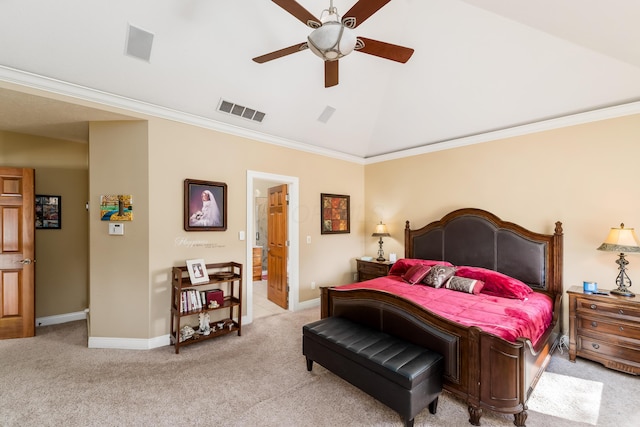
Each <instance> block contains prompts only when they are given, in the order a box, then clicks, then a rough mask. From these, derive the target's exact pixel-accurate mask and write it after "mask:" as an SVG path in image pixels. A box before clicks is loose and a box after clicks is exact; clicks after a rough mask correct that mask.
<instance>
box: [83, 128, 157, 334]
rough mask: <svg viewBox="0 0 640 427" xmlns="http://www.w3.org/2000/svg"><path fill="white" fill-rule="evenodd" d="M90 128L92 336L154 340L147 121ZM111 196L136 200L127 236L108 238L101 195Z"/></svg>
mask: <svg viewBox="0 0 640 427" xmlns="http://www.w3.org/2000/svg"><path fill="white" fill-rule="evenodd" d="M89 129H90V142H89V200H90V206H89V237H90V239H89V242H90V243H89V253H90V257H89V278H90V279H89V289H90V296H91V302H90V306H89V309H90V312H89V313H90V330H89V336H90V337H101V338H149V337H150V335H149V312H150V291H149V283H150V277H149V256H150V253H149V234H150V231H149V166H148V164H149V160H148V145H149V144H148V131H147V123H146V122H142V121H141V122H104V123H91V125H90V128H89ZM107 194H130V195H132V196H133V198H132V201H133V220H132V221H125V222H123V224H124V235H123V236H112V235H109V231H108V226H109V221H102V220H101V218H100V210H99V207H100V196H101V195H107ZM168 314H169V303H168V300H167V306H166V309H165V316H168Z"/></svg>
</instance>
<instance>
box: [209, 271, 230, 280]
mask: <svg viewBox="0 0 640 427" xmlns="http://www.w3.org/2000/svg"><path fill="white" fill-rule="evenodd" d="M212 276H213V277H215V278H216V279H231V278H232V277H233V271H218V272H217V273H213V274H212Z"/></svg>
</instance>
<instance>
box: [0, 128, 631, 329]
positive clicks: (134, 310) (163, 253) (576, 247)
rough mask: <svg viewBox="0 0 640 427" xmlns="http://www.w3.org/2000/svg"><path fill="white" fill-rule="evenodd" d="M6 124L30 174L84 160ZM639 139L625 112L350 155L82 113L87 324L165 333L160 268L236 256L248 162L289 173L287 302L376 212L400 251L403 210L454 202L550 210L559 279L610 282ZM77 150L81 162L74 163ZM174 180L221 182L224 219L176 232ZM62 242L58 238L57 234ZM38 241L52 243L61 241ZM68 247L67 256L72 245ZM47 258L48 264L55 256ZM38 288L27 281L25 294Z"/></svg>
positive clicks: (331, 280)
mask: <svg viewBox="0 0 640 427" xmlns="http://www.w3.org/2000/svg"><path fill="white" fill-rule="evenodd" d="M7 135H8V134H7V133H0V154H2V160H1V162H2V164H6V165H12V166H16V165H21V166H31V167H35V168H36V180H37V177H38V167H40V168H41V169H42V170H43V173H44V168H46V169H52V170H56V169H71V170H73V169H79V170H83V169H85V170H86V164H87V160H86V145H82V144H79V145H78V144H75V143H68V142H65V141H62V142H58V143H59V144H61V145H60V146H57V147H55V148H53V147H52V145H49V144H46V143H45V142H49V141H47V140H46V139H42V138H32V137H24V136H20V135H11V136H9V137H8V136H7ZM639 139H640V116H629V117H622V118H617V119H610V120H603V121H600V122H594V123H589V124H583V125H578V126H572V127H567V128H562V129H556V130H550V131H546V132H540V133H537V134H531V135H526V136H520V137H514V138H510V139H505V140H498V141H492V142H487V143H483V144H478V145H473V146H468V147H461V148H456V149H451V150H446V151H439V152H434V153H429V154H424V155H419V156H414V157H411V158H406V159H399V160H393V161H387V162H382V163H375V164H371V165H367V166H362V165H359V164H354V163H350V162H345V161H339V160H335V159H332V158H327V157H323V156H319V155H314V154H309V153H305V152H300V151H296V150H292V149H287V148H283V147H278V146H275V145H271V144H264V143H259V142H256V141H253V140H249V139H246V138H242V137H237V136H233V135H227V134H223V133H220V132H216V131H212V130H207V129H202V128H198V127H194V126H188V125H184V124H180V123H175V122H171V121H167V120H162V119H155V118H149V122H143V121H141V122H111V123H93V124H92V125H91V142H90V144H89V145H90V160H89V171H90V172H89V183H90V185H89V190H88V193H89V194H88V200H89V201H90V206H91V208H90V212H89V220H88V228H89V230H90V236H89V237H90V239H89V240H90V247H89V249H90V254H91V255H90V264H89V267H90V268H89V273H88V274H89V277H90V286H91V287H90V294H89V295H90V298H91V301H90V307H91V329H90V336H93V337H117V338H142V339H149V338H155V337H160V336H163V335H166V334H167V333H168V331H169V299H170V278H169V271H170V268H171V267H172V266H175V265H182V264H184V262H185V260H186V259H191V258H204V259H205V260H206V261H207V262H218V261H227V260H235V261H238V262H242V263H243V264H244V265H245V266H247V267H246V268H249V266H250V261H251V260H250V259H246V251H245V245H246V244H247V241H240V240H239V239H238V232H239V231H244V230H246V221H247V216H246V212H247V198H246V188H247V182H246V179H247V178H246V176H247V171H248V170H251V171H256V172H261V173H272V174H277V175H282V176H291V177H296V178H297V179H298V180H299V186H300V206H299V209H298V211H297V212H294V215H293V218H294V219H293V220H294V221H295V224H296V226H297V227H298V229H299V239H300V242H299V247H300V254H299V259H300V265H299V272H300V276H299V283H297V284H295V285H297V286H299V294H300V298H299V299H300V301H308V300H311V299H314V298H317V297H318V295H319V291H318V289H311V282H312V281H314V282H316V284H317V285H318V286H322V285H330V284H331V285H337V284H342V283H347V282H350V281H351V279H352V272H353V271H354V270H355V265H354V264H355V263H354V258H355V257H357V256H361V255H363V254H367V255H375V253H376V250H377V244H376V242H377V239H375V238H373V237H371V233H372V232H373V228H374V227H375V224H376V223H377V222H378V221H380V220H382V221H384V222H385V223H387V225H388V227H389V231H390V233H391V237H389V238H387V239H385V246H384V249H385V254H386V255H388V254H389V253H390V252H396V253H398V255H399V256H402V254H403V251H404V248H403V229H404V222H405V220H407V219H408V220H411V221H412V224H413V225H414V226H420V225H424V224H425V223H426V222H428V221H431V220H433V219H437V218H439V217H441V216H442V215H443V214H445V213H447V212H449V211H450V210H452V209H456V208H461V207H478V208H482V209H486V210H489V211H491V212H493V213H495V214H497V215H498V216H500V217H501V218H503V219H506V220H509V221H513V222H516V223H519V224H522V225H524V226H525V227H527V228H530V229H532V230H535V231H539V232H545V233H550V232H552V231H553V227H554V223H555V221H562V222H563V224H564V231H565V256H564V278H565V288H567V287H569V286H571V285H579V284H580V283H581V282H582V281H583V280H595V281H597V282H599V283H600V286H601V287H603V288H611V286H612V283H613V280H614V278H615V276H616V274H617V271H616V265H615V259H616V254H612V253H603V252H599V251H597V250H595V248H596V247H597V246H598V245H599V244H600V243H601V241H602V240H603V239H604V237H605V236H606V233H607V232H608V230H609V228H610V227H612V226H617V225H618V224H619V223H620V222H624V223H625V224H626V225H627V226H629V227H640V198H638V197H637V192H638V191H637V188H636V184H635V182H634V179H633V178H634V174H635V168H636V163H637V159H638V158H639V155H640V144H637V141H638V140H639ZM83 161H84V164H83V166H78V165H77V164H78V163H81V164H82V162H83ZM47 173H49V172H47ZM54 175H55V174H51V175H48V176H51V177H53V176H54ZM63 175H65V176H64V177H62V176H61V177H60V179H61V180H64V181H65V182H67V181H69V180H70V178H69V176H72V174H71V175H68V174H63ZM186 178H191V179H203V180H212V181H223V182H226V183H227V184H228V191H229V193H228V213H229V215H228V229H227V231H225V232H186V231H184V229H183V218H182V216H183V206H182V201H183V181H184V179H186ZM55 179H57V178H55ZM47 181H49V178H47ZM54 182H55V181H54V178H51V183H54ZM36 185H37V186H38V185H39V184H38V183H37V184H36ZM48 189H49V188H47V191H48ZM55 189H56V188H51V190H52V191H53V190H55ZM38 190H39V188H38ZM83 191H84V190H82V189H79V190H77V192H78V193H82V192H83ZM323 192H326V193H337V194H348V195H350V196H351V216H352V222H351V233H350V234H346V235H321V234H320V206H319V194H320V193H323ZM113 193H115V194H132V195H133V196H134V221H132V222H131V223H125V236H123V237H113V236H109V235H108V234H107V223H106V222H103V221H100V219H99V218H98V214H97V209H98V204H99V196H100V195H101V194H113ZM63 197H64V198H63V201H65V200H69V199H68V196H65V195H64V194H63ZM81 199H82V197H79V198H78V200H81ZM63 203H64V202H63ZM66 207H67V205H66V204H65V208H64V209H65V210H66ZM81 216H82V215H79V216H78V218H79V217H81ZM65 218H66V217H65ZM63 221H64V219H63ZM78 223H79V224H80V223H81V221H80V220H78ZM67 224H68V223H67V222H64V226H63V230H64V229H66V226H67ZM41 234H44V233H39V236H40V235H41ZM46 236H49V237H50V236H53V234H47V235H46ZM306 236H310V237H311V242H312V243H311V244H307V243H306ZM251 242H252V239H251V238H249V240H248V243H249V244H251ZM64 244H66V245H67V246H68V245H69V244H68V240H67V239H65V241H64ZM42 246H44V247H45V248H47V245H44V244H43V245H42ZM48 247H49V248H51V250H54V249H55V248H57V247H60V245H58V244H56V243H52V244H51V245H48ZM80 247H81V245H77V246H74V249H76V248H78V249H79V248H80ZM72 250H73V249H72ZM47 252H48V250H47ZM68 258H71V259H74V260H75V261H74V262H77V260H78V259H82V254H74V255H73V256H72V257H68ZM68 258H65V259H68ZM636 258H640V257H636V256H633V255H630V256H629V260H630V262H631V264H630V270H629V273H630V275H631V277H632V279H633V278H634V277H636V276H637V274H636V273H638V272H639V271H640V259H636ZM634 265H635V267H634ZM56 266H57V267H60V266H59V265H58V263H57V262H56ZM634 271H635V272H636V273H634ZM69 272H71V275H70V274H69ZM86 274H87V273H86V271H82V270H81V269H80V268H77V264H72V265H70V266H67V267H66V269H64V271H60V272H59V271H54V272H53V273H50V274H49V275H54V276H56V277H62V276H65V275H66V277H67V278H68V279H67V280H68V281H70V280H76V279H77V277H76V278H74V275H77V276H79V277H80V278H81V279H80V281H81V282H82V283H84V281H85V280H86ZM638 274H640V273H638ZM38 275H39V276H40V277H41V276H43V275H46V273H45V274H40V272H38ZM638 277H640V276H638ZM37 280H38V279H37ZM56 286H58V285H56ZM63 287H64V288H65V289H62V290H56V292H60V293H61V294H62V295H69V294H73V295H74V296H75V294H77V293H80V292H79V291H78V286H76V285H71V286H70V287H69V288H68V289H66V287H65V286H64V285H63ZM80 287H82V286H80ZM49 289H51V290H52V291H53V290H54V289H56V288H55V287H53V286H52V287H51V288H49ZM42 291H43V289H40V290H37V293H38V295H42ZM56 295H58V294H57V293H56ZM87 298H88V297H87V295H84V296H82V297H80V298H78V300H77V301H76V302H77V308H75V307H65V306H64V305H63V303H62V301H60V300H62V299H64V300H65V301H67V302H68V301H69V300H71V299H73V297H67V298H64V297H61V298H58V299H56V298H53V297H44V296H43V297H41V300H45V301H51V302H52V303H53V304H54V305H56V308H54V309H46V310H45V309H44V308H42V309H38V306H37V310H39V311H38V313H39V315H49V314H51V313H56V314H57V313H60V314H61V313H62V312H60V311H56V310H65V311H66V310H73V311H75V310H79V309H82V308H84V307H83V304H85V303H86V300H87ZM565 301H566V298H565ZM38 304H40V302H39V303H38ZM61 307H64V308H61ZM245 312H246V310H245ZM565 323H566V311H565ZM565 330H566V324H565Z"/></svg>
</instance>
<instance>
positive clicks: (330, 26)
mask: <svg viewBox="0 0 640 427" xmlns="http://www.w3.org/2000/svg"><path fill="white" fill-rule="evenodd" d="M307 41H308V43H307V44H308V46H309V49H311V51H312V52H313V53H315V54H316V55H317V56H319V57H320V58H322V59H324V60H325V61H335V60H336V59H340V58H342V57H343V56H346V55H348V54H350V53H351V52H352V51H353V49H354V48H355V46H356V36H355V35H354V34H353V32H352V31H351V30H350V29H349V28H346V27H345V26H344V25H342V23H340V22H337V21H327V22H325V23H324V24H322V26H321V27H319V28H316V29H315V30H313V32H312V33H311V34H309V36H308V37H307Z"/></svg>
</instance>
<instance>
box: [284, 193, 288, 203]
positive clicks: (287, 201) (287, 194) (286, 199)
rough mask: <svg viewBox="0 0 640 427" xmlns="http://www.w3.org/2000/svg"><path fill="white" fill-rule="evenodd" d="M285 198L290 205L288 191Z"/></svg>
mask: <svg viewBox="0 0 640 427" xmlns="http://www.w3.org/2000/svg"><path fill="white" fill-rule="evenodd" d="M284 200H285V201H286V202H287V205H288V204H289V193H287V194H286V195H285V196H284Z"/></svg>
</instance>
